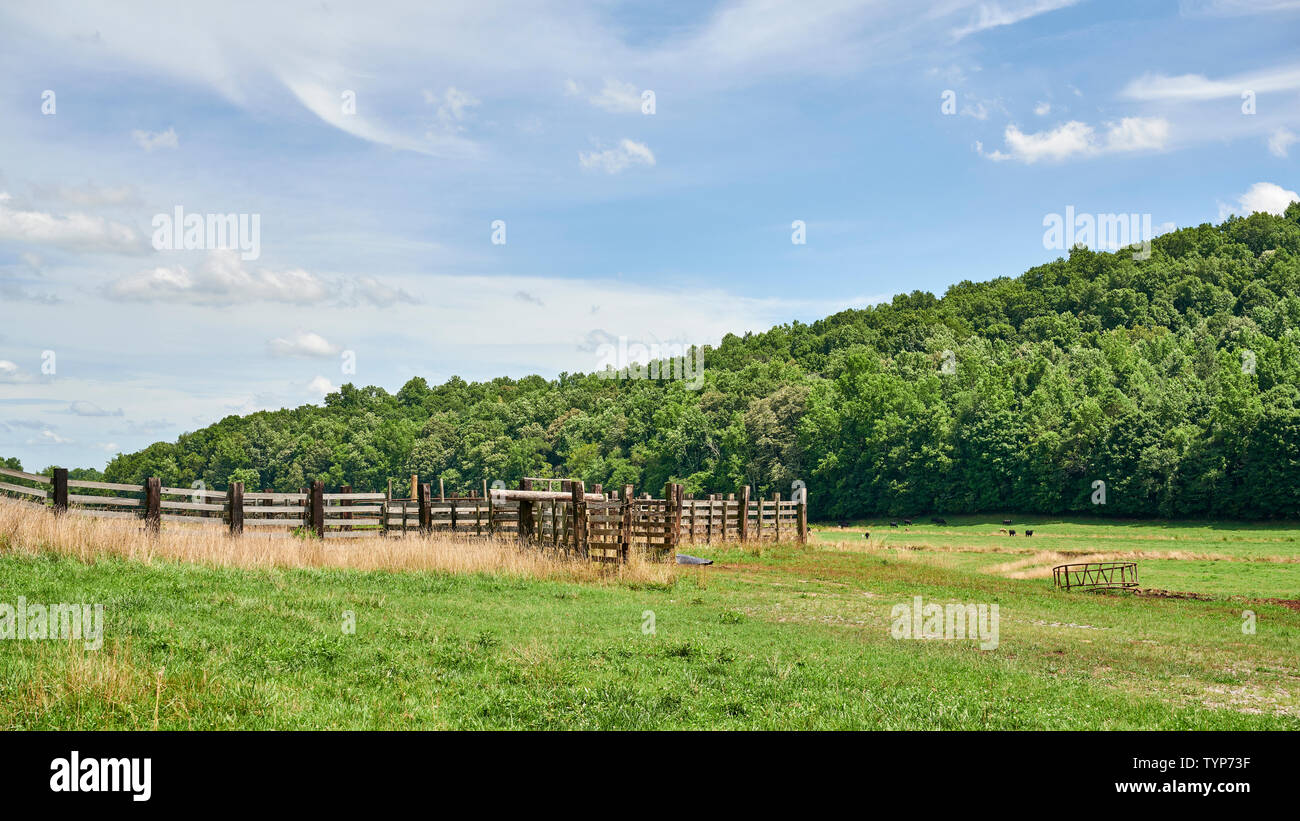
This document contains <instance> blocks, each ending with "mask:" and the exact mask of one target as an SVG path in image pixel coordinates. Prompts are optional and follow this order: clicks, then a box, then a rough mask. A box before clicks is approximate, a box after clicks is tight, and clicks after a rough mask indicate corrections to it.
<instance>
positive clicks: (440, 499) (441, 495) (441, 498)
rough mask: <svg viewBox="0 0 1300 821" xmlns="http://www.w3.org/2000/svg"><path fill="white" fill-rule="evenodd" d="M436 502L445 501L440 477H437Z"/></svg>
mask: <svg viewBox="0 0 1300 821" xmlns="http://www.w3.org/2000/svg"><path fill="white" fill-rule="evenodd" d="M438 501H439V502H445V501H447V493H446V491H445V490H444V489H443V486H442V477H441V476H439V477H438Z"/></svg>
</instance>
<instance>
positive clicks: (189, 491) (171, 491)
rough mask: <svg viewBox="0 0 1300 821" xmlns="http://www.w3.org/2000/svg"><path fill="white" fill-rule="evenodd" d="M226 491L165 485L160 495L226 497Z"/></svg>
mask: <svg viewBox="0 0 1300 821" xmlns="http://www.w3.org/2000/svg"><path fill="white" fill-rule="evenodd" d="M137 489H138V488H137ZM226 493H227V491H224V490H209V489H208V488H197V487H188V488H187V487H165V488H163V489H162V495H164V496H188V497H190V498H191V499H192V498H194V497H195V496H204V497H207V498H209V499H210V498H212V497H214V496H219V497H221V498H222V499H224V498H226Z"/></svg>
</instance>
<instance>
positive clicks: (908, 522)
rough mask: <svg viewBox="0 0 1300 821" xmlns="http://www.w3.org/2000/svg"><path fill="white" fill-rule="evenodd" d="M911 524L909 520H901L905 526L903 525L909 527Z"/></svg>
mask: <svg viewBox="0 0 1300 821" xmlns="http://www.w3.org/2000/svg"><path fill="white" fill-rule="evenodd" d="M911 523H912V520H911V519H904V520H903V524H905V525H910V524H911Z"/></svg>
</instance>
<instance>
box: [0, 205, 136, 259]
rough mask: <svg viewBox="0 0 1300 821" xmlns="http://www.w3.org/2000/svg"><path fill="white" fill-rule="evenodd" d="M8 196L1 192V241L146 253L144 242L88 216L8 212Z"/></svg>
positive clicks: (113, 224) (125, 229) (131, 232)
mask: <svg viewBox="0 0 1300 821" xmlns="http://www.w3.org/2000/svg"><path fill="white" fill-rule="evenodd" d="M12 199H13V198H12V197H11V196H10V195H9V194H6V193H3V192H0V239H7V240H12V241H16V242H30V243H33V244H38V245H50V246H53V247H56V248H61V249H64V250H70V251H112V252H116V253H123V254H133V253H142V252H144V251H145V250H146V247H145V245H144V241H143V239H141V237H140V236H139V235H138V234H137V233H136V232H135V231H134V230H132V229H131V228H130V227H128V226H126V225H123V224H121V223H119V222H113V221H112V220H106V219H104V218H102V217H93V216H90V215H87V214H67V215H58V214H51V213H48V212H44V211H26V210H20V209H16V208H11V207H9V206H8V205H7V203H9V202H12Z"/></svg>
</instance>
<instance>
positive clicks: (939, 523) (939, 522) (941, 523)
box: [930, 516, 948, 525]
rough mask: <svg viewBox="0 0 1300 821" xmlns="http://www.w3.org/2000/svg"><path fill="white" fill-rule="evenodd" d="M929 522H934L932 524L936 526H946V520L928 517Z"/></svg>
mask: <svg viewBox="0 0 1300 821" xmlns="http://www.w3.org/2000/svg"><path fill="white" fill-rule="evenodd" d="M930 521H932V522H934V523H935V524H937V525H946V524H948V520H947V519H940V518H939V517H938V516H931V517H930Z"/></svg>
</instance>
